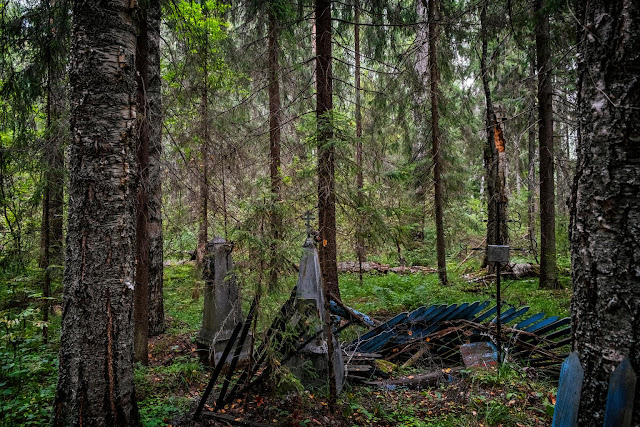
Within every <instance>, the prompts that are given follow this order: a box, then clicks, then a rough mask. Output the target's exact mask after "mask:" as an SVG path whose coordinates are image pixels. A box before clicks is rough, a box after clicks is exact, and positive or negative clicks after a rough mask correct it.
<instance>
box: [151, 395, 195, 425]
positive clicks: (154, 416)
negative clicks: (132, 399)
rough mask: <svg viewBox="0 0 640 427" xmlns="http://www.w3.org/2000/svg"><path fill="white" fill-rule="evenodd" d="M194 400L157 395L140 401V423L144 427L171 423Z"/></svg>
mask: <svg viewBox="0 0 640 427" xmlns="http://www.w3.org/2000/svg"><path fill="white" fill-rule="evenodd" d="M191 404H192V400H191V399H188V398H186V397H172V396H170V397H156V398H150V399H145V400H143V401H140V402H138V412H139V413H140V423H141V424H142V425H143V426H144V427H161V426H166V425H168V424H170V423H171V420H172V419H173V417H176V416H177V415H180V414H183V413H184V412H186V411H187V410H188V409H189V407H190V405H191Z"/></svg>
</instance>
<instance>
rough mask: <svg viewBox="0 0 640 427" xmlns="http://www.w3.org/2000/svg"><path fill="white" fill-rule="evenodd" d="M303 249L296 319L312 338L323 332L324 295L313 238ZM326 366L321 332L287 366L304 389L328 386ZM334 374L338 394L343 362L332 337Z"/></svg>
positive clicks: (327, 357)
mask: <svg viewBox="0 0 640 427" xmlns="http://www.w3.org/2000/svg"><path fill="white" fill-rule="evenodd" d="M303 247H304V252H303V255H302V260H301V261H300V272H299V274H298V285H297V286H298V287H297V291H296V292H297V293H296V298H297V305H298V313H297V315H296V316H299V317H300V321H299V322H298V324H299V325H306V326H307V327H308V328H309V329H308V331H306V333H305V335H307V336H313V334H314V333H316V332H317V331H320V330H322V328H323V326H324V322H325V321H326V311H325V306H324V304H325V295H324V292H323V287H322V273H321V271H320V261H319V259H318V251H317V249H316V246H315V243H314V242H313V239H311V238H310V237H309V238H307V240H306V242H305V243H304V246H303ZM328 365H329V356H328V346H327V340H326V337H325V334H324V332H323V333H320V334H318V336H317V337H316V338H315V339H314V340H312V341H311V342H309V343H308V344H307V345H306V346H305V347H304V348H302V350H301V351H300V352H299V353H298V354H297V355H295V356H294V357H292V358H291V360H290V361H289V363H288V366H289V367H290V369H291V371H292V372H293V374H294V375H295V376H296V377H298V378H299V379H300V381H301V382H302V383H303V384H304V385H305V386H307V387H322V386H324V385H326V384H328V382H329V372H328V369H327V368H328ZM333 371H334V373H335V378H336V389H337V391H338V393H339V392H340V390H341V389H342V384H343V383H344V363H343V360H342V350H341V348H340V344H339V343H338V340H336V338H335V337H334V338H333Z"/></svg>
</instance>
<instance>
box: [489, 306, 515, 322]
mask: <svg viewBox="0 0 640 427" xmlns="http://www.w3.org/2000/svg"><path fill="white" fill-rule="evenodd" d="M515 311H516V308H515V307H511V308H509V309H507V310H505V311H503V312H502V313H500V321H502V319H504V318H505V317H506V316H509V315H510V314H512V313H513V312H515ZM496 319H498V316H495V317H494V318H493V320H492V321H491V323H496Z"/></svg>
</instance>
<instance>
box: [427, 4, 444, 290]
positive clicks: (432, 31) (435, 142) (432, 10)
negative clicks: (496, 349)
mask: <svg viewBox="0 0 640 427" xmlns="http://www.w3.org/2000/svg"><path fill="white" fill-rule="evenodd" d="M437 7H438V4H437V3H436V0H429V69H430V76H429V80H430V83H431V91H430V95H431V135H432V152H431V154H432V157H433V185H434V204H435V211H436V252H437V256H438V277H439V280H440V284H441V285H446V284H447V261H446V259H445V255H446V252H445V251H446V243H445V240H444V218H443V201H442V197H443V193H444V185H443V183H442V153H441V152H440V149H441V146H440V142H441V141H440V116H439V112H438V97H439V96H440V93H439V89H438V83H439V82H440V72H439V71H438V59H437V58H438V56H437V51H436V46H437V43H438V27H437V24H436V9H437Z"/></svg>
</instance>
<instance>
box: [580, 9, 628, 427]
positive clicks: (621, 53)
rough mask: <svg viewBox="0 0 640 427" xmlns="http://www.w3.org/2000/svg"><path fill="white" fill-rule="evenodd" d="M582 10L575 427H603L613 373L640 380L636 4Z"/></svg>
mask: <svg viewBox="0 0 640 427" xmlns="http://www.w3.org/2000/svg"><path fill="white" fill-rule="evenodd" d="M580 9H581V10H580V11H579V20H580V25H579V26H578V31H579V38H580V40H579V43H578V46H579V50H580V55H579V56H578V58H579V64H578V75H579V80H578V114H579V133H578V135H579V141H578V163H577V168H576V169H577V170H576V176H575V180H574V189H573V195H572V209H571V210H572V218H571V223H572V224H571V255H572V275H573V286H574V296H573V299H572V302H571V313H572V316H571V318H572V320H573V330H574V348H575V349H576V350H577V351H578V354H579V357H580V361H581V362H582V366H583V367H584V382H583V386H582V394H581V401H580V413H579V419H578V424H579V425H581V426H601V425H602V424H603V421H604V417H603V415H604V407H605V400H606V396H607V391H608V390H607V388H608V384H609V377H610V374H611V372H612V371H613V370H614V369H615V368H616V367H617V366H618V365H619V363H620V361H621V360H622V359H623V358H624V357H625V356H629V358H630V360H631V364H632V366H633V368H634V370H635V372H636V373H638V372H640V349H639V347H638V346H639V343H640V323H639V322H638V319H640V270H639V267H638V266H639V265H640V227H639V226H638V224H640V91H639V90H638V70H639V69H640V56H639V55H638V46H639V45H640V4H639V3H638V2H633V1H622V2H610V1H606V0H594V1H589V2H587V3H584V4H582V5H581V6H580ZM631 425H633V426H637V425H640V381H638V382H636V387H635V401H634V405H633V416H632V420H631Z"/></svg>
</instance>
